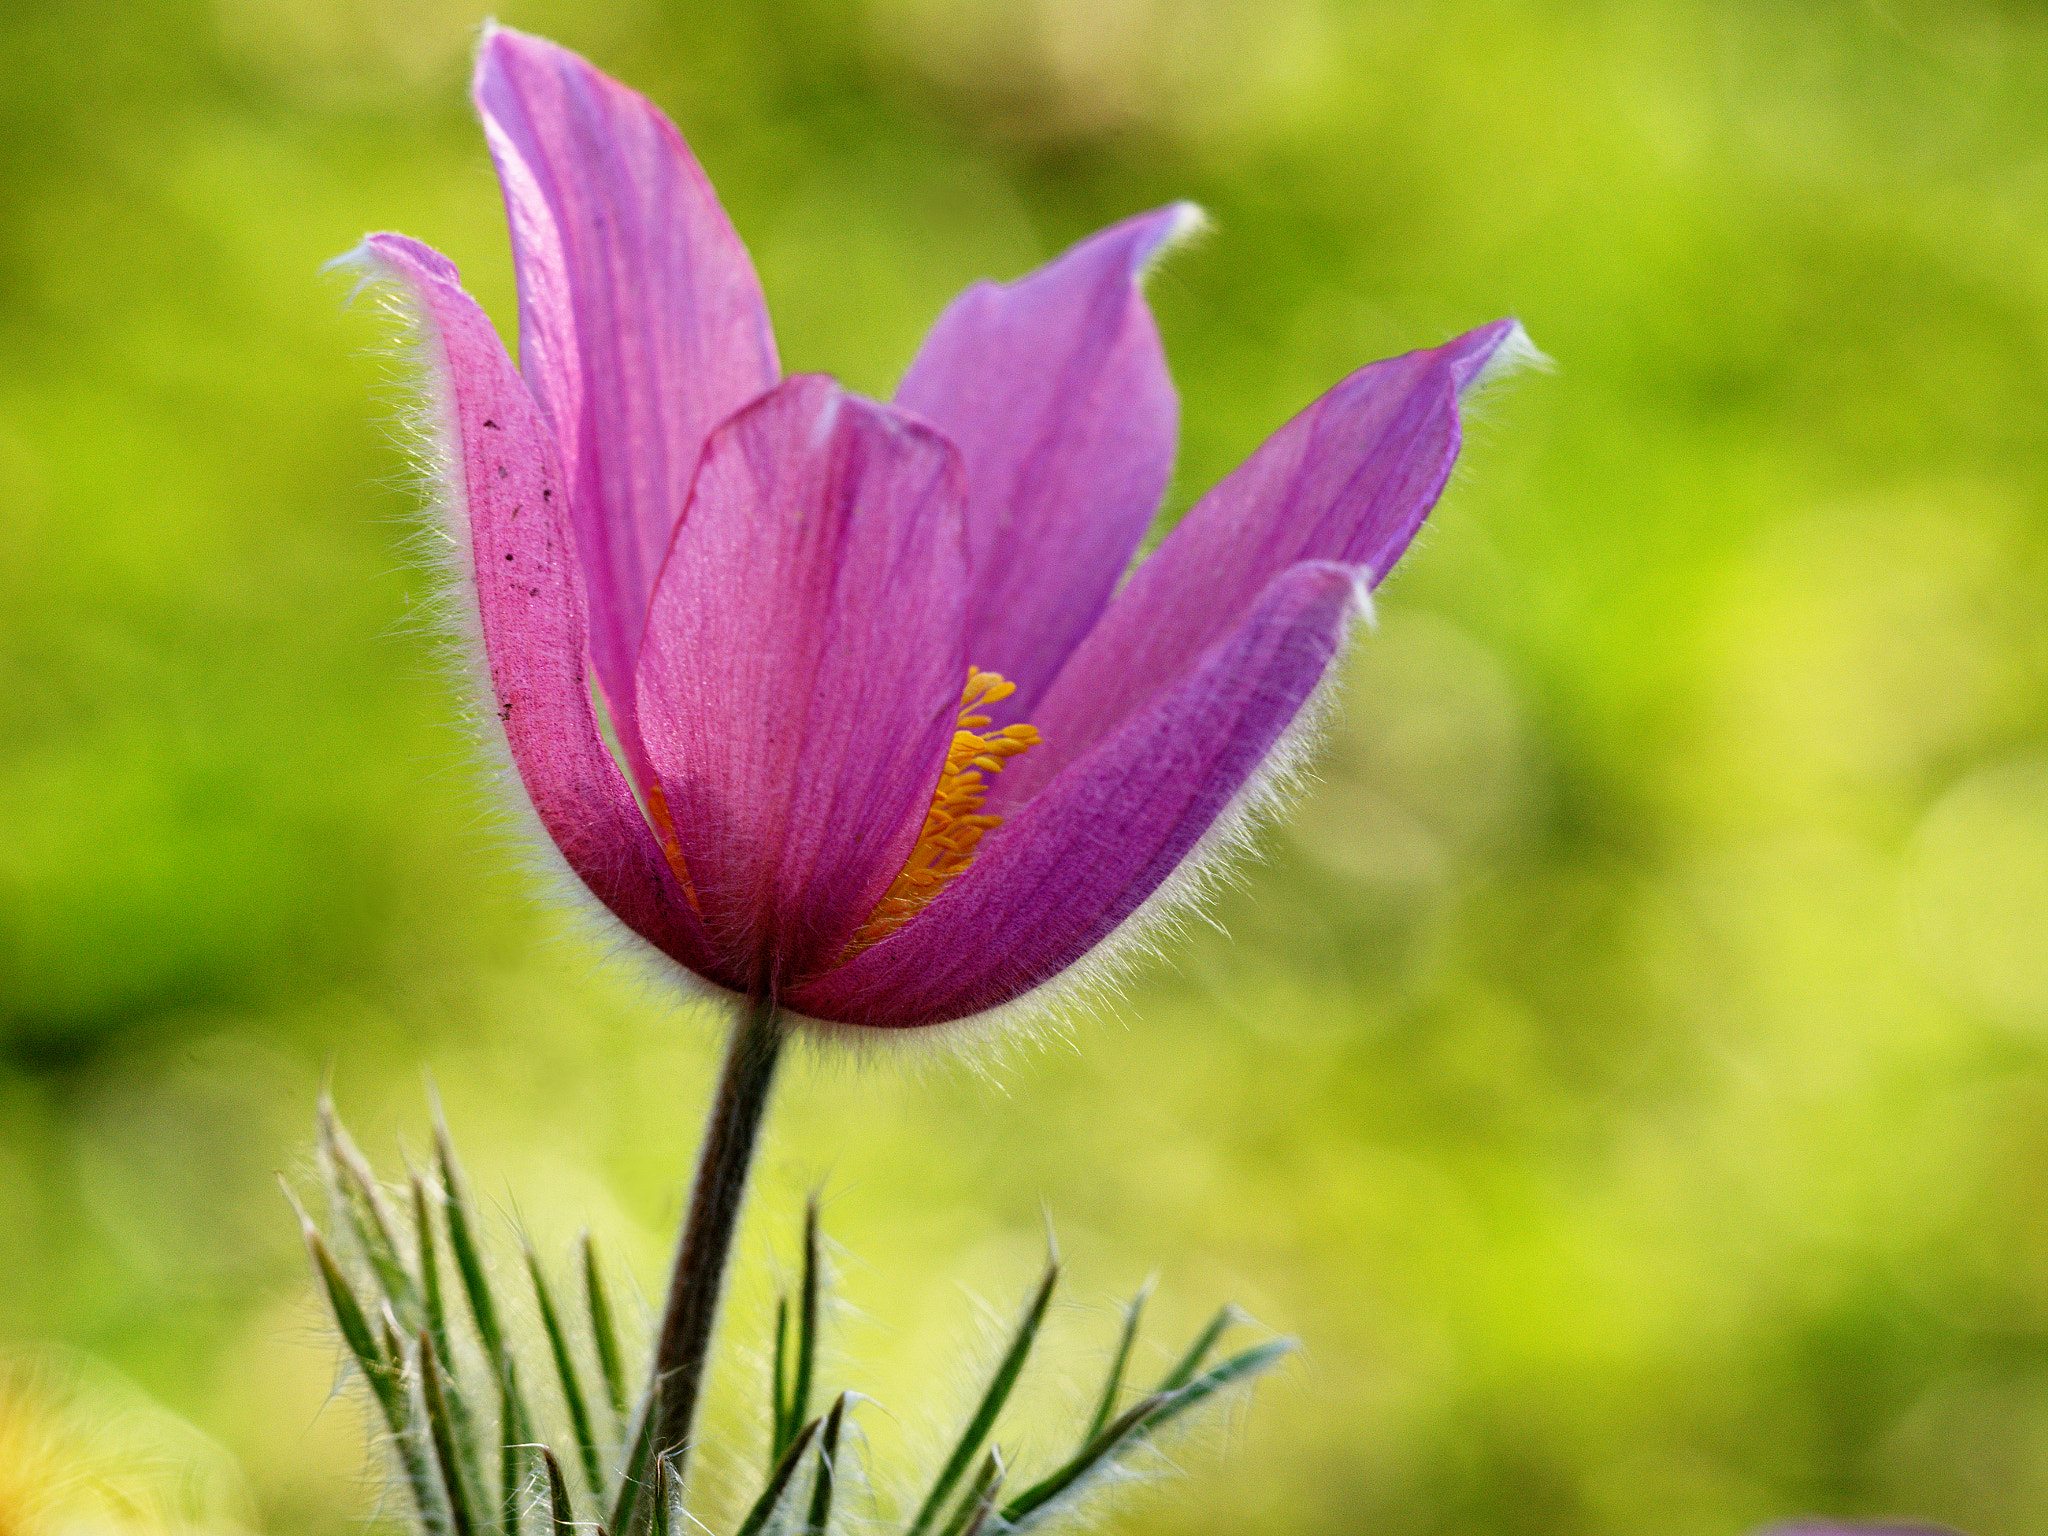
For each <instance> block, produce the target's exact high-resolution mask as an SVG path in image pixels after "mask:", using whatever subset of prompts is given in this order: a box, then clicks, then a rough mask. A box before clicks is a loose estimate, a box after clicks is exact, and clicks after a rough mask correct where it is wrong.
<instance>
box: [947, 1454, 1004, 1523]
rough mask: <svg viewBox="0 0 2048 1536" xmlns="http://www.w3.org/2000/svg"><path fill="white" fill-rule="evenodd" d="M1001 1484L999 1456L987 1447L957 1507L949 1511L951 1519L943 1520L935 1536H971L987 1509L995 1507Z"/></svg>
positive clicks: (1001, 1464) (1001, 1473)
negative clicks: (943, 1523)
mask: <svg viewBox="0 0 2048 1536" xmlns="http://www.w3.org/2000/svg"><path fill="white" fill-rule="evenodd" d="M1002 1486H1003V1455H1002V1452H1000V1451H998V1450H996V1449H995V1448H994V1447H993V1446H991V1447H990V1448H989V1453H988V1455H986V1456H984V1457H983V1458H982V1462H981V1465H980V1466H979V1467H977V1468H976V1469H975V1472H974V1476H973V1477H972V1478H971V1479H970V1480H969V1481H968V1484H967V1491H966V1492H965V1493H963V1494H962V1495H961V1496H960V1507H959V1508H958V1509H956V1510H954V1511H953V1518H952V1519H951V1520H948V1521H947V1522H946V1528H945V1529H944V1530H943V1531H941V1532H940V1533H939V1536H971V1533H972V1532H974V1531H978V1530H980V1529H981V1527H982V1522H984V1521H985V1520H987V1519H988V1514H989V1511H990V1510H992V1509H994V1508H995V1507H996V1494H997V1493H998V1492H999V1491H1000V1490H1001V1488H1002Z"/></svg>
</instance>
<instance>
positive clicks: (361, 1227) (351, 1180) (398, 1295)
mask: <svg viewBox="0 0 2048 1536" xmlns="http://www.w3.org/2000/svg"><path fill="white" fill-rule="evenodd" d="M319 1115H320V1150H321V1152H322V1153H323V1154H324V1156H325V1161H326V1163H327V1167H328V1170H329V1174H330V1178H331V1179H332V1185H331V1188H332V1190H333V1193H334V1195H335V1197H336V1198H335V1204H336V1205H337V1206H338V1207H339V1208H340V1210H341V1212H342V1214H343V1217H344V1218H345V1219H346V1220H347V1222H348V1224H349V1230H350V1231H351V1232H352V1233H353V1234H354V1236H355V1239H356V1244H357V1246H358V1247H360V1248H361V1249H362V1251H363V1256H364V1257H365V1258H366V1259H368V1260H369V1261H370V1269H371V1270H372V1272H373V1273H375V1275H376V1276H377V1284H378V1285H379V1286H380V1287H381V1288H382V1290H383V1292H384V1295H385V1296H386V1297H387V1298H388V1299H389V1300H390V1302H391V1306H392V1309H393V1310H394V1311H395V1312H396V1313H397V1314H398V1317H399V1320H400V1322H401V1323H403V1324H404V1325H405V1326H406V1327H407V1328H414V1327H417V1326H418V1323H419V1308H420V1298H419V1288H418V1286H417V1285H416V1284H415V1283H414V1281H413V1277H412V1274H411V1272H410V1271H409V1270H408V1269H407V1268H406V1266H405V1258H404V1256H403V1255H402V1254H401V1253H400V1252H399V1249H398V1240H397V1239H396V1238H395V1237H394V1236H393V1235H392V1228H391V1218H390V1216H389V1215H388V1214H387V1213H386V1211H385V1209H384V1197H383V1195H382V1194H381V1193H379V1191H378V1189H377V1175H376V1173H375V1172H374V1171H373V1170H372V1169H371V1167H370V1164H369V1160H368V1159H366V1158H365V1157H364V1156H363V1154H362V1153H361V1151H359V1150H358V1149H357V1147H356V1144H355V1142H354V1141H353V1140H352V1139H351V1138H350V1136H349V1134H348V1132H347V1130H346V1129H344V1128H343V1126H342V1123H341V1117H340V1116H338V1115H337V1114H336V1113H335V1112H334V1101H333V1100H332V1099H330V1098H329V1097H327V1095H326V1094H324V1093H323V1094H322V1095H321V1096H320V1110H319Z"/></svg>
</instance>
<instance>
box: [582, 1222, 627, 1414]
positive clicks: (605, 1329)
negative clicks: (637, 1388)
mask: <svg viewBox="0 0 2048 1536" xmlns="http://www.w3.org/2000/svg"><path fill="white" fill-rule="evenodd" d="M583 1297H584V1302H585V1304H586V1305H587V1306H588V1307H589V1309H590V1337H591V1338H592V1340H594V1341H595V1342H596V1344H597V1364H598V1369H599V1370H601V1371H602V1372H603V1373H604V1389H605V1394H606V1395H607V1396H608V1397H610V1398H611V1403H612V1413H613V1415H614V1416H615V1417H616V1418H617V1420H618V1428H619V1433H620V1434H624V1433H625V1430H626V1373H625V1371H624V1370H623V1369H621V1367H620V1365H619V1335H618V1331H617V1330H616V1329H615V1328H614V1327H613V1326H612V1304H611V1301H610V1299H609V1298H608V1297H607V1296H606V1294H605V1288H604V1276H603V1275H602V1274H600V1273H599V1272H598V1267H597V1245H596V1244H595V1243H593V1242H591V1240H590V1234H589V1233H588V1232H585V1233H584V1234H583Z"/></svg>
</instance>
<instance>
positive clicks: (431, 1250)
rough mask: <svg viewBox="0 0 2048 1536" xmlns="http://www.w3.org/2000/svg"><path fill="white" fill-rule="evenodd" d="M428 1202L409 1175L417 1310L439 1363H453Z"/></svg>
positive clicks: (422, 1183)
mask: <svg viewBox="0 0 2048 1536" xmlns="http://www.w3.org/2000/svg"><path fill="white" fill-rule="evenodd" d="M430 1199H431V1197H430V1196H429V1195H428V1193H427V1181H426V1180H425V1179H423V1178H421V1177H420V1176H419V1174H418V1173H417V1172H415V1173H413V1175H412V1230H413V1242H414V1244H415V1245H416V1246H417V1247H418V1249H419V1255H420V1311H421V1314H422V1320H423V1321H424V1322H425V1323H426V1326H427V1332H428V1333H430V1334H432V1335H433V1338H434V1348H436V1349H437V1350H439V1351H440V1352H441V1358H442V1359H443V1360H453V1359H454V1358H455V1356H454V1355H453V1354H452V1353H450V1351H449V1349H448V1311H447V1308H446V1307H444V1306H443V1305H442V1302H441V1259H440V1253H439V1245H438V1244H437V1243H436V1242H435V1241H434V1218H433V1211H432V1207H431V1204H430Z"/></svg>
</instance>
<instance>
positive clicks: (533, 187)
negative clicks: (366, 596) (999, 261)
mask: <svg viewBox="0 0 2048 1536" xmlns="http://www.w3.org/2000/svg"><path fill="white" fill-rule="evenodd" d="M472 93H473V95H474V96H475V99H476V105H477V110H478V111H479V112H480V113H481V114H482V116H483V123H484V133H485V135H486V137H487V138H488V139H489V141H490V146H491V156H492V158H493V159H494V160H495V161H496V162H497V166H498V176H499V179H500V180H501V181H502V182H503V184H504V189H505V209H506V215H507V218H508V220H509V222H510V224H511V228H512V250H513V255H514V257H515V259H516V261H517V265H518V274H519V343H520V357H521V362H522V365H523V369H524V372H525V374H526V379H527V382H528V384H529V385H530V386H531V387H532V389H533V393H534V396H535V398H536V399H538V400H539V402H540V404H541V408H542V410H543V411H544V412H545V413H546V415H547V418H548V420H549V421H550V422H551V423H552V424H553V426H554V429H555V435H556V438H557V440H558V441H559V442H560V444H561V447H562V464H563V473H564V474H565V476H566V477H567V480H568V486H569V491H570V503H571V505H572V506H573V507H574V508H575V514H576V538H577V547H578V548H579V549H580V550H581V552H582V557H583V565H584V570H585V572H586V575H587V580H588V583H589V591H590V606H591V655H592V659H593V661H594V663H595V665H596V669H597V675H598V681H599V683H600V684H601V686H602V687H603V688H604V692H605V698H606V700H607V701H608V703H609V704H610V706H611V711H612V718H613V723H614V725H615V726H616V727H617V729H618V732H619V736H620V741H621V745H622V746H623V747H624V749H625V751H626V755H627V758H628V761H629V762H631V763H633V764H634V766H635V770H636V772H638V771H640V770H641V769H642V768H643V767H644V756H643V754H642V752H641V749H640V740H639V733H638V730H637V728H636V727H635V724H634V720H633V664H634V658H635V657H636V656H637V655H638V653H639V649H640V634H641V628H642V626H643V624H644V622H645V617H646V613H647V604H648V599H649V597H650V595H651V594H652V592H653V590H654V578H655V573H656V572H657V571H658V570H659V569H660V566H661V561H662V559H663V557H664V556H665V555H666V554H667V553H668V547H669V540H670V536H671V535H672V534H673V533H674V531H675V523H676V519H677V518H678V517H679V516H680V515H681V514H682V510H683V504H684V503H685V502H686V501H687V500H688V498H689V493H690V480H691V477H692V476H693V475H694V474H695V473H696V470H697V458H698V455H699V454H700V453H701V452H702V450H703V446H704V440H705V439H706V438H707V437H708V436H710V434H711V431H712V429H713V428H715V427H716V426H717V425H718V423H719V422H721V421H723V420H724V419H725V418H726V417H727V416H729V415H731V414H732V413H733V412H734V411H735V410H737V409H738V408H739V407H740V406H742V405H744V404H745V403H746V402H747V401H749V400H751V399H753V398H754V396H756V395H758V394H760V393H761V392H762V391H763V390H765V389H767V388H769V387H770V386H772V385H773V384H774V383H775V381H776V379H777V378H778V377H779V375H780V369H779V367H778V365H777V363H776V360H775V339H774V336H773V333H772V332H771V331H770V329H769V325H768V312H767V309H766V308H765V306H764V305H763V303H762V301H761V286H760V283H759V281H758V280H757V279H756V278H755V276H754V268H753V264H752V263H751V262H750V261H749V260H748V259H747V252H746V247H745V246H743V245H742V244H741V243H740V239H739V236H738V235H737V234H735V233H734V232H733V227H732V224H731V221H729V220H728V219H727V218H726V216H725V210H724V209H723V208H721V207H720V206H719V205H718V198H717V195H716V194H715V193H714V192H713V191H712V190H711V183H710V182H709V181H707V180H706V179H705V176H704V172H703V170H702V169H701V168H700V167H699V166H698V164H697V162H696V160H695V158H694V157H693V156H692V155H691V154H690V149H689V146H688V145H686V144H685V143H684V142H683V139H682V136H681V135H680V134H678V133H677V132H676V130H675V126H674V124H672V123H670V122H669V120H668V119H667V118H666V117H664V116H663V115H662V113H661V112H660V110H659V109H658V108H656V107H655V106H654V105H653V103H651V102H649V101H648V100H647V99H646V98H645V97H643V96H641V95H639V94H638V93H637V92H634V91H630V90H628V89H626V87H624V86H622V85H620V84H619V83H618V82H617V81H615V80H612V79H610V78H609V77H608V76H606V75H604V74H601V73H600V72H599V71H598V70H596V69H594V68H592V67H591V66H590V65H589V64H588V63H586V62H585V61H584V60H583V59H581V58H578V57H577V56H576V55H575V54H573V53H570V52H569V51H568V50H566V49H564V48H559V47H557V46H555V45H554V44H553V43H549V42H545V41H543V40H542V39H540V38H537V37H528V36H525V35H523V34H521V33H518V32H511V31H506V30H504V29H502V28H496V27H493V28H491V29H490V30H489V31H487V32H486V33H485V36H484V43H483V48H482V51H481V52H480V53H479V54H478V56H477V66H476V79H475V82H474V85H473V87H472Z"/></svg>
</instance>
